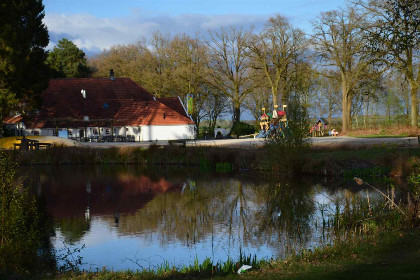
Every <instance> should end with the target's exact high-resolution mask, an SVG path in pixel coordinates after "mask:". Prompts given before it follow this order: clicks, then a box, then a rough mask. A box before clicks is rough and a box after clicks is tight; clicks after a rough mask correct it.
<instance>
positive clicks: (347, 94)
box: [312, 7, 369, 132]
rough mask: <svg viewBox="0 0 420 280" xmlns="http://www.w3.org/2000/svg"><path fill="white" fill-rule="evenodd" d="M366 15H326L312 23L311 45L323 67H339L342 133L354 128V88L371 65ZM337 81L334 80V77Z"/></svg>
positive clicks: (348, 11)
mask: <svg viewBox="0 0 420 280" xmlns="http://www.w3.org/2000/svg"><path fill="white" fill-rule="evenodd" d="M364 22H365V21H364V19H363V16H362V15H361V14H360V13H358V11H356V10H355V9H354V8H352V7H347V8H346V9H340V10H333V11H329V12H324V13H322V14H321V16H320V17H319V18H318V19H317V20H316V21H315V22H314V23H313V27H314V34H313V36H312V42H313V45H314V47H315V50H316V52H317V55H318V57H319V58H321V59H322V61H323V62H324V67H328V68H331V67H333V68H336V69H337V70H338V72H339V73H340V75H339V81H340V83H341V92H342V131H343V132H347V131H348V130H349V129H351V105H352V97H353V95H354V94H355V88H356V86H357V84H358V83H359V81H360V80H361V78H362V77H363V76H364V75H365V71H366V69H367V67H368V65H369V61H367V60H366V59H365V58H364V47H365V42H364V40H363V36H362V35H363V27H364ZM331 78H334V77H331Z"/></svg>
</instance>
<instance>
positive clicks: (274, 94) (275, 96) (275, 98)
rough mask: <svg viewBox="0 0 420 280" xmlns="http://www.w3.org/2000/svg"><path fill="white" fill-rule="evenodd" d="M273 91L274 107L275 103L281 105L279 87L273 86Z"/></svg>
mask: <svg viewBox="0 0 420 280" xmlns="http://www.w3.org/2000/svg"><path fill="white" fill-rule="evenodd" d="M271 92H272V93H273V107H274V106H275V105H279V103H278V99H277V94H278V92H277V87H271Z"/></svg>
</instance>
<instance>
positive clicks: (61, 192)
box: [42, 175, 182, 219]
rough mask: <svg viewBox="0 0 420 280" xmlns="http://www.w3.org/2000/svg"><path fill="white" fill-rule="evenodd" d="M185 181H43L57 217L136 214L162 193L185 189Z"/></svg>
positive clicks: (128, 178)
mask: <svg viewBox="0 0 420 280" xmlns="http://www.w3.org/2000/svg"><path fill="white" fill-rule="evenodd" d="M181 189H182V184H172V183H171V182H169V181H167V180H165V179H159V180H157V181H152V180H151V179H150V178H149V177H146V176H138V177H135V176H132V175H120V176H118V177H112V178H107V177H103V178H91V179H90V180H89V181H86V179H85V180H80V181H78V182H75V181H71V182H68V184H66V183H63V182H62V181H60V183H59V185H58V184H57V183H56V182H54V181H47V182H45V183H44V184H43V190H42V194H43V196H44V197H45V199H46V203H47V209H48V211H49V213H50V214H51V215H53V217H54V218H56V219H61V218H69V217H84V216H85V215H86V214H87V209H88V212H89V213H88V215H89V216H102V215H113V216H115V214H116V213H118V214H134V213H135V212H136V211H137V210H138V209H140V208H142V207H144V205H145V204H146V203H147V202H149V201H150V200H152V199H153V198H154V197H155V196H156V195H157V194H159V193H166V192H169V191H174V190H181Z"/></svg>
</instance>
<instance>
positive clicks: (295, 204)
mask: <svg viewBox="0 0 420 280" xmlns="http://www.w3.org/2000/svg"><path fill="white" fill-rule="evenodd" d="M311 196H312V194H311V192H310V188H299V187H296V186H294V187H289V186H288V185H284V186H283V185H281V186H279V185H275V184H270V185H269V184H265V185H261V184H256V185H255V184H247V183H245V182H243V181H241V180H236V179H230V180H210V181H209V180H207V181H198V182H196V187H190V184H187V186H186V187H185V188H184V190H183V192H182V193H178V192H173V193H165V194H161V195H158V196H157V197H155V198H154V199H153V200H152V201H150V202H149V203H148V204H147V205H146V206H145V207H144V208H142V209H140V210H138V211H137V213H136V214H135V215H133V216H126V217H124V219H121V221H120V227H119V230H120V232H124V233H125V234H136V233H142V234H145V235H146V236H147V238H150V240H152V239H153V238H156V237H155V236H156V235H158V236H159V240H160V241H161V243H162V244H168V243H171V242H174V241H177V240H181V241H182V242H183V243H184V244H185V245H190V244H194V243H196V242H201V241H203V239H205V238H208V237H211V238H212V240H213V238H222V239H223V238H225V237H227V238H228V240H227V241H226V243H227V244H224V245H225V246H227V247H228V248H236V249H237V248H238V247H240V246H247V245H252V246H255V247H258V246H261V245H262V244H267V245H270V246H272V247H274V248H278V247H279V241H282V242H283V243H285V245H289V246H292V245H293V248H295V247H296V246H297V245H298V244H303V243H305V242H307V241H308V240H309V238H310V234H311V231H310V220H311V216H312V214H313V212H314V211H315V206H314V202H313V200H312V197H311ZM215 242H217V241H215ZM295 245H296V246H295ZM225 249H226V248H225ZM236 249H235V250H236ZM290 249H292V248H290ZM234 253H237V252H234Z"/></svg>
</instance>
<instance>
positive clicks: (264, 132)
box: [255, 129, 267, 138]
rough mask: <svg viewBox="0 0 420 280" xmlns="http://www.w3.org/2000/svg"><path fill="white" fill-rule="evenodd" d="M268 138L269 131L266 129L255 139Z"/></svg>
mask: <svg viewBox="0 0 420 280" xmlns="http://www.w3.org/2000/svg"><path fill="white" fill-rule="evenodd" d="M266 137H267V131H265V130H264V129H262V130H260V132H259V133H258V134H257V136H255V138H266Z"/></svg>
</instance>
